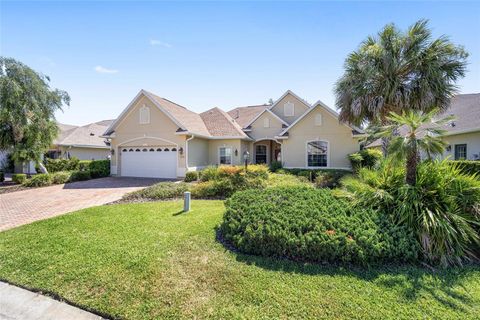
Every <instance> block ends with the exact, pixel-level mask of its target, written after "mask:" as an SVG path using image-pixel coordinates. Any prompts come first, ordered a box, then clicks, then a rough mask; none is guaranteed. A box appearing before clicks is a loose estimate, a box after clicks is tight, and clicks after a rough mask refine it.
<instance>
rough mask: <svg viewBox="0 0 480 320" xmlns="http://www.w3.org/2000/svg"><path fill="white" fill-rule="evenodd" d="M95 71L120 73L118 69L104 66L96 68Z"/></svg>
mask: <svg viewBox="0 0 480 320" xmlns="http://www.w3.org/2000/svg"><path fill="white" fill-rule="evenodd" d="M94 70H95V71H97V72H98V73H118V70H116V69H108V68H105V67H102V66H96V67H95V68H94Z"/></svg>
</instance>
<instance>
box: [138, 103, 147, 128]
mask: <svg viewBox="0 0 480 320" xmlns="http://www.w3.org/2000/svg"><path fill="white" fill-rule="evenodd" d="M138 123H139V124H149V123H150V107H148V106H147V105H146V104H144V105H143V106H141V107H140V110H139V119H138Z"/></svg>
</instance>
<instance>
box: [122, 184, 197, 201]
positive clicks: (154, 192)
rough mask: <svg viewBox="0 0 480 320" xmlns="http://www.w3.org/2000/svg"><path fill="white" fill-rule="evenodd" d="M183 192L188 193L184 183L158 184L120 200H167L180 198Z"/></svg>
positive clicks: (131, 193) (128, 194)
mask: <svg viewBox="0 0 480 320" xmlns="http://www.w3.org/2000/svg"><path fill="white" fill-rule="evenodd" d="M185 191H188V184H186V183H183V182H180V183H174V182H160V183H157V184H155V185H153V186H150V187H148V188H145V189H141V190H138V191H133V192H130V193H127V194H126V195H125V196H123V198H122V199H123V200H139V199H150V200H169V199H176V198H180V197H182V196H183V193H184V192H185Z"/></svg>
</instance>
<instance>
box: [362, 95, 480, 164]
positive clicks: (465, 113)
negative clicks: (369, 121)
mask: <svg viewBox="0 0 480 320" xmlns="http://www.w3.org/2000/svg"><path fill="white" fill-rule="evenodd" d="M448 115H453V116H454V117H455V120H453V121H452V122H450V123H449V124H447V125H446V126H444V127H443V128H442V129H444V130H445V131H446V133H445V134H444V135H442V137H443V140H444V141H445V142H446V143H447V147H446V149H445V152H444V153H443V155H442V156H441V158H450V159H452V160H480V93H474V94H459V95H457V96H455V97H454V98H452V101H451V104H450V107H449V109H448V110H447V111H445V112H444V113H443V114H442V115H439V118H442V117H445V116H448ZM399 131H400V134H402V132H403V131H404V130H403V129H402V128H400V130H399ZM380 147H381V141H380V140H376V141H374V142H372V143H371V144H369V145H368V146H367V148H380Z"/></svg>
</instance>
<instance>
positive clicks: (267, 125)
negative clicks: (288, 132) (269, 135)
mask: <svg viewBox="0 0 480 320" xmlns="http://www.w3.org/2000/svg"><path fill="white" fill-rule="evenodd" d="M263 127H264V128H270V118H265V119H263Z"/></svg>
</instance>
